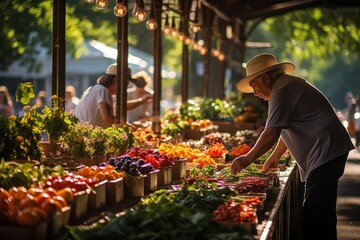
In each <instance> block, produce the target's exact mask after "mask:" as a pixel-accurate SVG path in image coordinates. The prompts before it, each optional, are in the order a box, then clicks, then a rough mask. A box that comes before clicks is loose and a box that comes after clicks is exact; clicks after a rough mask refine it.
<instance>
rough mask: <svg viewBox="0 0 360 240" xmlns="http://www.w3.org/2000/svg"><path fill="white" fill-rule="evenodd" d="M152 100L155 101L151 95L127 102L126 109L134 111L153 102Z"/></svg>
mask: <svg viewBox="0 0 360 240" xmlns="http://www.w3.org/2000/svg"><path fill="white" fill-rule="evenodd" d="M152 100H153V96H150V95H146V96H144V97H142V98H137V99H131V100H127V105H126V107H127V110H131V109H134V108H136V107H138V106H140V105H142V104H144V103H149V102H152Z"/></svg>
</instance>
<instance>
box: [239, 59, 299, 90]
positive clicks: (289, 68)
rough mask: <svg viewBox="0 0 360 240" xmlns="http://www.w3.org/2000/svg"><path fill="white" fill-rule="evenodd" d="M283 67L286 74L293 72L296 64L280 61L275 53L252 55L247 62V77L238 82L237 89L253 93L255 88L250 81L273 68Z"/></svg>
mask: <svg viewBox="0 0 360 240" xmlns="http://www.w3.org/2000/svg"><path fill="white" fill-rule="evenodd" d="M278 69H283V70H284V72H285V73H286V74H291V73H292V72H293V71H294V70H295V65H294V64H293V63H291V62H282V63H279V62H278V61H277V59H276V58H275V56H274V55H271V54H269V53H263V54H259V55H256V56H254V57H252V58H251V59H250V60H249V61H248V62H247V64H246V68H245V70H246V77H245V78H243V79H241V80H240V81H239V82H238V83H237V84H236V89H237V90H238V91H240V92H244V93H252V92H254V89H253V88H252V87H251V86H250V85H249V82H250V81H251V80H252V79H254V78H256V77H257V76H259V75H260V74H263V73H265V72H270V71H273V70H278Z"/></svg>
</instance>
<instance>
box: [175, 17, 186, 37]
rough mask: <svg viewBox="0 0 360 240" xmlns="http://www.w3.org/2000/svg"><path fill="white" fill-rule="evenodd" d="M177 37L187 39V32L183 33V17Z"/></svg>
mask: <svg viewBox="0 0 360 240" xmlns="http://www.w3.org/2000/svg"><path fill="white" fill-rule="evenodd" d="M177 38H178V40H179V41H181V42H182V41H184V39H185V34H184V33H183V19H180V24H179V29H178V34H177Z"/></svg>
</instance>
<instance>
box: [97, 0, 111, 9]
mask: <svg viewBox="0 0 360 240" xmlns="http://www.w3.org/2000/svg"><path fill="white" fill-rule="evenodd" d="M95 4H96V6H97V8H99V9H105V8H107V7H108V6H109V2H108V0H96V2H95Z"/></svg>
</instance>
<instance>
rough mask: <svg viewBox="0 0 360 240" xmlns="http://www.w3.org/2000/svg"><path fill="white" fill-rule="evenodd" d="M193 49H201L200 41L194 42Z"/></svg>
mask: <svg viewBox="0 0 360 240" xmlns="http://www.w3.org/2000/svg"><path fill="white" fill-rule="evenodd" d="M193 49H194V50H195V51H197V50H199V49H200V46H199V43H198V42H197V41H196V42H194V43H193Z"/></svg>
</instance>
